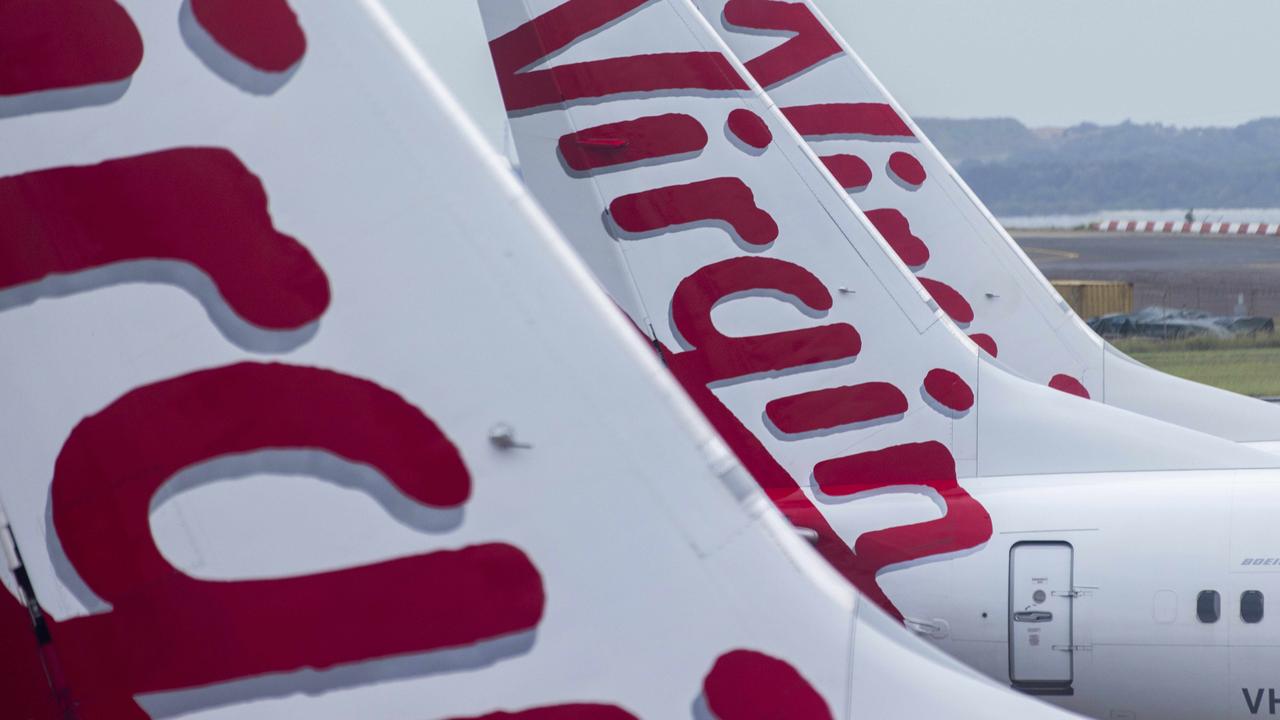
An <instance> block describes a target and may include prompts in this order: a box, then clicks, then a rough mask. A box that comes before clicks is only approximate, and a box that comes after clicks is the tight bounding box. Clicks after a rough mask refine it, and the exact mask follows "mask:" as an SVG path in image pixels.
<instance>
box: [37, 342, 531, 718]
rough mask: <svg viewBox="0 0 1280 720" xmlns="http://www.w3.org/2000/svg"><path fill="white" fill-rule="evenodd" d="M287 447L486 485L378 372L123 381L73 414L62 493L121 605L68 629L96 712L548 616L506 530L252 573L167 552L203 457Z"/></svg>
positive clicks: (76, 530)
mask: <svg viewBox="0 0 1280 720" xmlns="http://www.w3.org/2000/svg"><path fill="white" fill-rule="evenodd" d="M279 448H298V449H313V450H318V451H322V452H326V453H329V454H332V455H334V456H337V457H339V458H342V459H344V460H347V461H349V462H352V463H356V464H362V465H368V466H371V467H373V468H376V469H377V470H378V471H379V472H380V473H381V474H382V475H383V476H384V477H385V478H386V479H387V481H389V482H390V483H391V484H392V485H394V486H395V487H396V488H397V489H398V490H399V491H400V492H401V493H402V494H403V495H404V496H405V497H406V498H408V499H411V500H413V501H414V502H418V503H422V504H425V505H431V506H436V507H457V506H459V505H461V504H462V503H463V502H465V500H466V499H467V497H468V495H469V493H470V478H469V475H468V473H467V470H466V467H465V466H464V465H463V462H462V458H461V456H460V455H459V454H458V451H457V449H456V448H455V447H454V445H453V444H452V442H450V441H449V439H448V438H447V437H445V435H444V434H443V433H442V432H440V430H439V428H437V427H436V425H435V424H434V423H433V422H431V420H430V419H428V418H427V417H426V416H425V415H423V414H422V413H421V412H420V411H418V410H417V408H415V407H413V406H412V405H409V404H408V403H406V402H405V401H404V400H403V399H401V398H400V397H399V396H397V395H395V394H394V393H392V392H390V391H389V390H386V389H384V388H381V387H379V386H377V385H374V384H373V383H371V382H368V381H365V380H359V379H356V378H352V377H349V376H345V375H340V374H338V373H334V372H330V371H327V370H319V369H312V368H302V367H295V366H287V365H274V364H256V363H242V364H239V365H233V366H229V367H224V368H218V369H215V370H206V371H201V372H197V373H192V374H190V375H186V376H182V377H179V378H175V379H173V380H167V381H163V382H160V383H156V384H154V385H149V386H147V387H144V388H140V389H137V390H134V391H132V392H130V393H128V394H126V395H124V396H123V397H121V398H120V399H119V400H117V401H116V402H114V403H112V404H111V405H110V406H108V407H107V408H106V409H104V410H103V411H101V412H100V413H98V414H97V415H94V416H91V417H89V418H86V419H85V420H84V421H82V422H81V423H80V424H79V425H78V426H77V427H76V428H75V430H73V431H72V433H71V436H70V437H69V438H68V440H67V442H66V444H65V445H64V447H63V450H62V452H61V454H60V455H59V457H58V461H57V464H56V466H55V472H54V479H53V487H52V493H51V497H52V507H53V522H54V526H55V527H56V528H57V532H58V537H59V539H60V541H61V543H62V547H63V549H64V550H65V552H66V555H67V558H68V559H69V560H70V561H71V563H72V564H73V566H74V567H75V568H76V570H77V571H78V573H79V574H80V576H81V577H82V578H83V579H84V581H85V582H86V584H87V585H88V586H89V587H90V588H91V589H92V590H93V591H94V592H95V593H97V594H98V595H99V596H101V597H102V598H103V599H104V600H106V601H107V602H109V603H110V604H111V605H112V610H111V611H110V612H108V613H105V614H102V615H95V616H90V617H86V618H79V619H76V620H71V621H67V622H64V623H60V624H59V626H58V628H57V643H56V646H57V650H58V654H59V657H60V658H61V660H62V663H63V666H64V668H66V670H67V674H68V678H69V680H70V686H71V687H72V688H74V690H75V693H76V696H77V700H78V702H79V705H80V708H81V711H82V713H83V716H84V717H85V718H113V719H114V718H116V717H130V718H131V717H142V715H140V711H138V710H137V708H136V707H135V705H134V702H133V699H132V698H133V696H135V695H137V694H141V693H150V692H157V691H164V690H175V689H182V688H191V687H197V686H204V685H209V684H214V683H219V682H225V681H229V680H234V679H237V678H245V677H252V676H257V675H262V674H267V673H281V672H289V671H294V670H298V669H301V668H306V667H314V668H327V667H331V666H334V665H340V664H347V663H355V662H360V661H366V660H370V659H377V658H386V657H391V656H396V655H401V654H407V653H422V652H426V651H430V650H435V649H440V648H453V647H461V646H467V645H472V644H474V643H477V642H480V641H483V640H487V639H491V638H496V637H500V636H504V635H509V634H512V633H519V632H523V631H527V630H530V629H532V628H534V627H535V626H536V625H537V623H538V621H539V619H540V618H541V615H542V611H543V607H544V604H545V597H544V593H543V589H542V581H541V578H540V576H539V574H538V571H537V569H536V568H535V567H534V566H533V564H532V563H531V562H530V561H529V559H528V558H527V557H526V556H525V555H524V553H523V552H521V551H520V550H519V549H517V548H515V547H512V546H510V545H505V544H497V543H493V544H484V545H473V546H470V547H465V548H463V549H461V550H456V551H447V552H435V553H430V554H426V555H419V556H415V557H408V558H400V559H395V560H389V561H386V562H380V563H376V564H371V565H366V566H362V567H358V568H353V569H348V570H337V571H331V572H323V573H317V574H313V575H307V576H302V577H293V578H287V579H272V580H254V581H242V582H208V581H201V580H196V579H193V578H191V577H189V576H187V575H185V574H183V573H181V572H179V571H178V570H176V569H175V568H173V567H172V566H171V565H169V564H168V562H167V561H166V560H165V559H164V557H163V556H162V555H161V554H160V552H159V550H158V549H157V547H156V546H155V542H154V540H153V539H152V537H151V532H150V526H149V515H150V506H151V502H152V498H153V497H154V496H155V493H156V492H157V490H158V489H159V488H160V487H161V486H162V485H163V484H164V483H165V482H166V481H167V480H168V479H169V478H171V477H173V476H174V475H175V474H176V473H178V472H179V471H181V470H183V469H184V468H188V467H191V466H192V465H195V464H198V463H200V462H204V461H207V460H210V459H214V458H218V457H224V456H229V455H238V454H244V453H250V452H254V451H259V450H263V449H279ZM334 628H341V630H342V631H341V632H334ZM192 647H197V648H200V652H199V653H192V652H190V648H192ZM104 655H109V656H111V657H112V658H113V659H112V662H111V663H107V664H105V665H104V664H103V663H102V662H101V658H102V657H103V656H104Z"/></svg>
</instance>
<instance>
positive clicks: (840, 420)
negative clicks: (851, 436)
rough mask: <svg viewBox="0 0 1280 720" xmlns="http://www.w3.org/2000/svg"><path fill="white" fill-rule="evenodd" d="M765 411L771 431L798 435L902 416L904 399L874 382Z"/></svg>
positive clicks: (797, 398) (781, 402)
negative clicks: (771, 424)
mask: <svg viewBox="0 0 1280 720" xmlns="http://www.w3.org/2000/svg"><path fill="white" fill-rule="evenodd" d="M764 411H765V416H766V417H768V418H769V421H770V422H772V423H773V425H774V427H776V428H778V429H779V430H781V431H782V432H784V433H791V434H798V433H808V432H816V431H820V430H830V429H832V428H838V427H841V426H844V425H854V424H857V423H864V422H869V421H872V420H883V419H885V418H892V417H896V416H899V415H902V414H903V413H905V412H906V411H907V397H906V396H905V395H903V394H902V391H901V390H899V389H898V388H896V387H894V386H893V385H891V384H889V383H885V382H873V383H863V384H861V385H849V386H845V387H835V388H823V389H821V390H815V391H813V392H807V393H801V394H799V395H792V396H790V397H785V398H779V399H777V400H773V401H771V402H769V404H767V405H765V409H764Z"/></svg>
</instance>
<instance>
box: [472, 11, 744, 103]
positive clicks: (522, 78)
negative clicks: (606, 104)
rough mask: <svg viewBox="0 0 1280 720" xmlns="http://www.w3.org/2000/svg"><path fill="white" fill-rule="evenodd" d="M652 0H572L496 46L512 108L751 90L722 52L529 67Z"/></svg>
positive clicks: (504, 90)
mask: <svg viewBox="0 0 1280 720" xmlns="http://www.w3.org/2000/svg"><path fill="white" fill-rule="evenodd" d="M650 1H651V0H569V2H566V3H564V4H562V5H559V6H557V7H555V8H553V9H551V10H549V11H547V12H545V13H543V14H542V15H539V16H538V17H536V18H534V19H533V20H531V21H529V22H527V23H525V24H524V25H521V26H520V27H518V28H516V29H515V30H512V31H511V32H509V33H507V34H506V35H503V36H502V37H499V38H497V39H495V40H493V41H492V42H490V43H489V51H490V54H491V55H492V57H493V64H494V69H495V70H496V71H497V75H498V86H499V88H501V90H502V99H503V101H504V102H505V103H506V107H507V111H508V112H515V111H519V110H528V109H531V108H536V107H540V106H544V105H552V104H556V103H562V102H571V101H574V100H582V99H587V98H598V97H606V96H608V95H616V94H619V93H629V92H657V91H687V90H713V91H730V90H745V89H747V84H746V83H745V82H744V81H743V79H742V78H741V77H740V76H739V75H738V73H737V71H735V70H734V69H733V66H732V65H730V64H729V62H728V61H727V60H726V59H725V58H724V56H723V55H721V54H720V53H718V52H676V53H655V54H650V55H636V56H633V57H620V58H609V59H605V60H593V61H589V62H581V63H571V64H566V65H557V66H555V67H552V68H549V69H546V70H527V69H526V68H528V67H530V66H531V65H534V64H536V63H538V62H540V61H542V60H545V59H546V58H547V57H548V56H550V55H552V54H554V53H557V52H559V51H560V50H563V49H564V48H566V47H569V46H570V45H572V44H573V43H575V42H576V41H577V40H578V39H580V38H582V37H583V36H585V35H587V34H589V33H592V32H595V31H597V30H600V29H601V28H604V27H606V26H608V25H610V24H612V23H614V22H617V21H618V20H620V19H622V18H623V17H625V16H626V15H628V14H629V13H631V12H633V11H635V10H636V9H638V8H640V7H642V6H644V5H646V4H648V3H649V2H650Z"/></svg>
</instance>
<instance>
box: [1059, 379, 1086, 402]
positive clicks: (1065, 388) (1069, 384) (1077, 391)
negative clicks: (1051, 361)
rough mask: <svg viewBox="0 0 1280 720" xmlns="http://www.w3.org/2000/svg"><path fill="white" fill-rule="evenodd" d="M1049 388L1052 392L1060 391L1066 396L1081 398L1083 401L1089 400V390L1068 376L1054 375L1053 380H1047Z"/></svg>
mask: <svg viewBox="0 0 1280 720" xmlns="http://www.w3.org/2000/svg"><path fill="white" fill-rule="evenodd" d="M1049 387H1051V388H1053V389H1054V390H1060V391H1062V392H1064V393H1067V394H1068V395H1075V396H1076V397H1082V398H1084V399H1085V400H1088V399H1089V389H1088V388H1086V387H1085V386H1084V383H1082V382H1080V381H1079V380H1077V379H1076V378H1073V377H1071V376H1070V375H1066V374H1061V373H1060V374H1058V375H1054V376H1053V378H1051V379H1050V380H1049Z"/></svg>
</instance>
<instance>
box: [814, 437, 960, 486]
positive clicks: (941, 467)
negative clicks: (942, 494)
mask: <svg viewBox="0 0 1280 720" xmlns="http://www.w3.org/2000/svg"><path fill="white" fill-rule="evenodd" d="M813 477H814V479H815V480H817V482H818V486H819V487H821V488H822V492H824V493H826V494H827V495H831V496H833V497H846V496H849V495H857V494H858V493H862V492H867V491H869V490H878V489H880V488H885V487H891V486H894V485H925V486H929V485H932V484H935V483H938V482H940V481H943V482H945V481H947V480H955V460H954V459H952V457H951V452H950V451H949V450H947V447H946V446H945V445H943V444H942V443H939V442H933V441H930V442H925V443H911V444H908V445H895V446H893V447H889V448H885V449H884V450H875V451H872V452H864V453H858V454H857V455H849V456H846V457H841V458H835V459H833V460H825V461H823V462H821V463H818V465H817V467H815V468H814V470H813Z"/></svg>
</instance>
